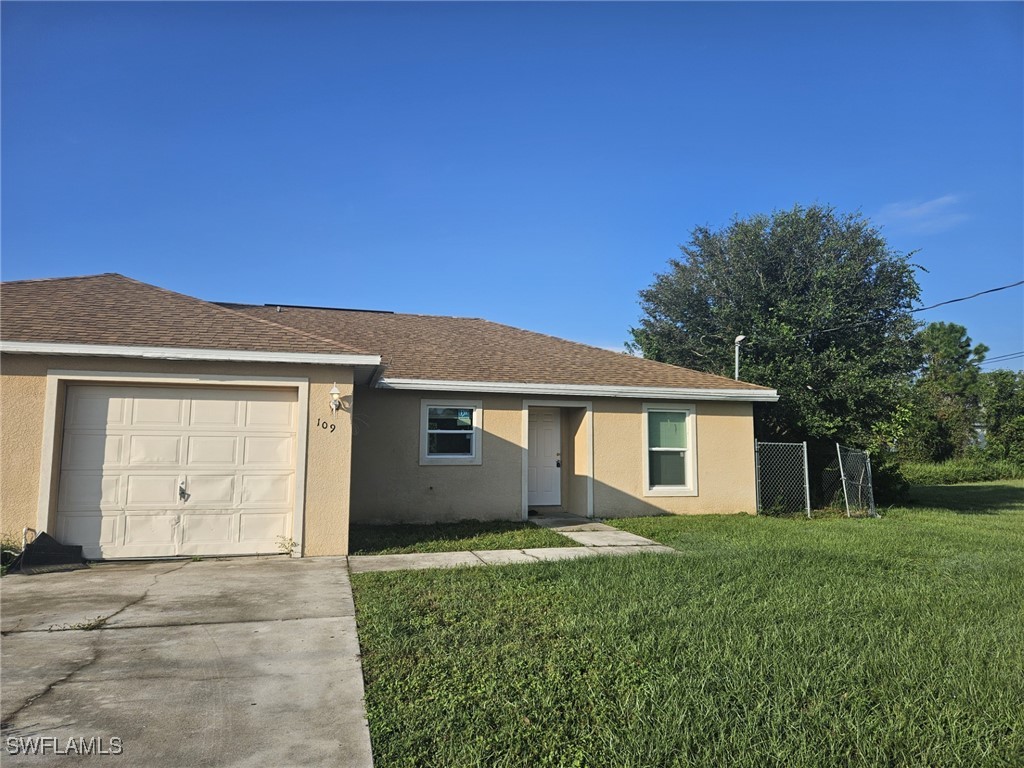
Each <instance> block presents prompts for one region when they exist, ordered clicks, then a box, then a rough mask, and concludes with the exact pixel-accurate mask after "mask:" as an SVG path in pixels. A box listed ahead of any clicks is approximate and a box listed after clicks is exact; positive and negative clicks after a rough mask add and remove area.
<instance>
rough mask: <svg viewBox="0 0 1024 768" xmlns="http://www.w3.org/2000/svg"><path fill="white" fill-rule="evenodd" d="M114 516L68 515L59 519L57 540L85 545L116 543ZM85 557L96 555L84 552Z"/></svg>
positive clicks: (116, 521) (116, 520) (110, 544)
mask: <svg viewBox="0 0 1024 768" xmlns="http://www.w3.org/2000/svg"><path fill="white" fill-rule="evenodd" d="M117 523H118V519H117V518H116V517H104V516H102V515H82V516H76V517H73V516H68V517H65V518H62V519H61V525H60V528H59V530H58V533H57V539H58V541H61V542H63V543H64V544H81V545H83V546H85V547H93V546H97V545H98V546H108V547H109V546H113V545H115V544H116V543H117V528H118V526H117ZM85 556H86V557H98V555H96V554H92V555H90V554H89V553H88V552H86V553H85Z"/></svg>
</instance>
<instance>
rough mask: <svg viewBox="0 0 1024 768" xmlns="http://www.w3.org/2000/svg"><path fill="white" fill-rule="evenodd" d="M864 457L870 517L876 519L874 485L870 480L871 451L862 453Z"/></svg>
mask: <svg viewBox="0 0 1024 768" xmlns="http://www.w3.org/2000/svg"><path fill="white" fill-rule="evenodd" d="M864 456H865V459H866V461H867V465H868V499H870V501H871V516H872V517H878V513H877V512H876V511H875V483H874V481H872V479H871V451H864Z"/></svg>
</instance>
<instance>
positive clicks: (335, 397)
mask: <svg viewBox="0 0 1024 768" xmlns="http://www.w3.org/2000/svg"><path fill="white" fill-rule="evenodd" d="M331 410H332V411H340V410H341V390H340V389H338V383H337V382H335V383H334V386H333V387H331Z"/></svg>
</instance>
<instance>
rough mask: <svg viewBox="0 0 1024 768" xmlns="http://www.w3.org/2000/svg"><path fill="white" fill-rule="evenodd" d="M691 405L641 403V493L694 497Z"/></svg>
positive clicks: (694, 472)
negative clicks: (642, 407)
mask: <svg viewBox="0 0 1024 768" xmlns="http://www.w3.org/2000/svg"><path fill="white" fill-rule="evenodd" d="M694 422H695V417H694V413H693V408H692V407H684V406H660V405H645V406H644V476H645V477H644V495H645V496H696V495H697V478H696V471H695V469H696V462H695V461H694V454H695V448H696V446H695V445H694V443H695V437H696V436H695V430H694Z"/></svg>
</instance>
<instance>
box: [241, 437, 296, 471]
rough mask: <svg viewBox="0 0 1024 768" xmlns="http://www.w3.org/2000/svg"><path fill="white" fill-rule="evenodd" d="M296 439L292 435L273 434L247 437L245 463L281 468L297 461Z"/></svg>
mask: <svg viewBox="0 0 1024 768" xmlns="http://www.w3.org/2000/svg"><path fill="white" fill-rule="evenodd" d="M294 457H295V441H294V440H293V439H292V438H291V437H290V436H281V435H273V436H267V437H247V438H245V463H246V464H247V465H251V464H266V465H270V466H277V467H281V468H285V467H290V466H292V464H293V463H294V461H295V458H294Z"/></svg>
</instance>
